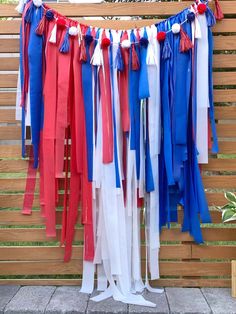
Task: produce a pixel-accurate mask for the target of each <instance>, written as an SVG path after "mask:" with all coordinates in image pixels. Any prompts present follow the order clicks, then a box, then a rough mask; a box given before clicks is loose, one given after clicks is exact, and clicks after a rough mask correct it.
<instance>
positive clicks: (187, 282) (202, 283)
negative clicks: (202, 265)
mask: <svg viewBox="0 0 236 314" xmlns="http://www.w3.org/2000/svg"><path fill="white" fill-rule="evenodd" d="M151 284H152V286H153V287H231V279H229V278H224V279H221V278H219V279H210V278H205V279H204V278H201V279H187V278H185V279H182V278H181V279H176V278H171V279H168V278H161V279H159V280H154V281H152V282H151ZM0 285H28V286H30V285H31V286H34V285H40V286H45V285H46V286H80V285H81V279H0Z"/></svg>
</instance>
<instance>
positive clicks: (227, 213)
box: [222, 208, 236, 222]
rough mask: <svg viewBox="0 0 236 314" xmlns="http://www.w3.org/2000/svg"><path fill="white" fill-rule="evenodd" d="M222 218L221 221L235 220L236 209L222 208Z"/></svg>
mask: <svg viewBox="0 0 236 314" xmlns="http://www.w3.org/2000/svg"><path fill="white" fill-rule="evenodd" d="M222 220H223V222H227V221H231V220H236V209H232V208H229V209H224V210H223V212H222Z"/></svg>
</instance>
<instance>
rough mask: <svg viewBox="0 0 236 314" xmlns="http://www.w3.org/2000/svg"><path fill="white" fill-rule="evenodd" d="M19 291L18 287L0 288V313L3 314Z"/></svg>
mask: <svg viewBox="0 0 236 314" xmlns="http://www.w3.org/2000/svg"><path fill="white" fill-rule="evenodd" d="M19 289H20V286H0V313H3V311H4V308H5V306H6V305H7V303H8V302H9V301H10V300H11V299H12V298H13V297H14V295H15V294H16V292H17V291H18V290H19Z"/></svg>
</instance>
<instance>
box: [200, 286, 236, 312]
mask: <svg viewBox="0 0 236 314" xmlns="http://www.w3.org/2000/svg"><path fill="white" fill-rule="evenodd" d="M201 290H202V293H203V294H204V296H205V297H206V299H207V302H208V304H209V305H210V307H211V310H212V313H214V314H236V298H232V297H231V290H230V289H229V288H202V289H201Z"/></svg>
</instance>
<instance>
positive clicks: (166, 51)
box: [162, 38, 172, 60]
mask: <svg viewBox="0 0 236 314" xmlns="http://www.w3.org/2000/svg"><path fill="white" fill-rule="evenodd" d="M171 53H172V51H171V48H170V43H169V40H168V39H167V38H166V40H165V42H164V46H163V50H162V59H164V60H166V59H169V58H170V56H171Z"/></svg>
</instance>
